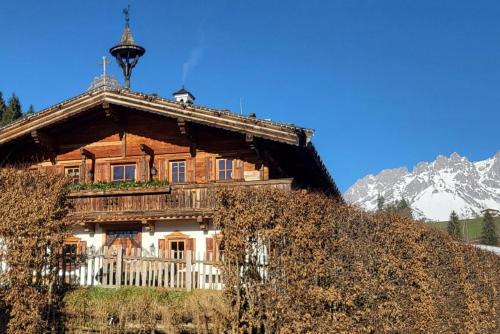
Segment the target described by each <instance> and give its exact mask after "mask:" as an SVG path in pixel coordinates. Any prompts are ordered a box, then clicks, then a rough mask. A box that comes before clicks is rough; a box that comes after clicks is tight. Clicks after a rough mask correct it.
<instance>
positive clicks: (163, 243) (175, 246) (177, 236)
mask: <svg viewBox="0 0 500 334" xmlns="http://www.w3.org/2000/svg"><path fill="white" fill-rule="evenodd" d="M194 246H195V240H194V239H193V238H190V237H189V236H188V235H186V234H184V233H181V232H179V231H176V232H172V233H170V234H169V235H167V236H165V238H164V239H163V238H162V239H160V240H158V250H159V252H158V254H159V256H160V257H165V258H171V259H185V258H186V252H187V251H191V252H192V253H191V255H192V256H194V251H195V249H194Z"/></svg>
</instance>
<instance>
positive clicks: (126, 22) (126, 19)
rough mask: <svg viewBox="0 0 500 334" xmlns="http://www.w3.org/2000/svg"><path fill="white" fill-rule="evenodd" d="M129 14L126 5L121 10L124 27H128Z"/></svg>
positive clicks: (128, 7) (128, 8)
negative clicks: (123, 17) (123, 16)
mask: <svg viewBox="0 0 500 334" xmlns="http://www.w3.org/2000/svg"><path fill="white" fill-rule="evenodd" d="M129 12H130V5H128V6H127V8H123V15H125V25H126V26H127V27H128V22H129V21H130V17H129Z"/></svg>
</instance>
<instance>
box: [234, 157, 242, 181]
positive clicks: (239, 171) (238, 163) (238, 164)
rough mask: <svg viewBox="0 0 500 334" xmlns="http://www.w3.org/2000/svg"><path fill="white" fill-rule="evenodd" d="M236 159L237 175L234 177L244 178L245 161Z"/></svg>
mask: <svg viewBox="0 0 500 334" xmlns="http://www.w3.org/2000/svg"><path fill="white" fill-rule="evenodd" d="M234 161H235V163H236V175H235V177H234V178H235V179H236V180H242V179H243V161H242V160H240V159H235V160H234Z"/></svg>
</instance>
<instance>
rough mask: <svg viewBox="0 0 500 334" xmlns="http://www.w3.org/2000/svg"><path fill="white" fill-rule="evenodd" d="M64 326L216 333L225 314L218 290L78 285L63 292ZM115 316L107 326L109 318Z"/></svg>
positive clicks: (71, 329)
mask: <svg viewBox="0 0 500 334" xmlns="http://www.w3.org/2000/svg"><path fill="white" fill-rule="evenodd" d="M64 305H65V309H64V314H65V315H66V321H65V323H66V329H67V331H69V332H73V331H76V332H78V331H112V332H119V333H121V332H127V333H129V332H130V333H151V332H152V331H156V332H159V333H162V332H163V333H191V332H194V333H218V332H219V331H220V330H222V329H223V328H224V326H225V322H226V315H227V314H228V309H227V303H226V300H225V298H224V296H223V293H222V291H210V290H195V291H192V292H187V291H177V290H168V289H157V288H141V287H124V288H118V289H109V288H98V287H92V288H78V289H75V290H73V291H71V292H69V293H67V294H66V295H65V298H64ZM110 317H113V318H114V319H117V323H116V324H114V325H112V326H110V325H109V319H110Z"/></svg>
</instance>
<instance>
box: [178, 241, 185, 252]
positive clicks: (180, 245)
mask: <svg viewBox="0 0 500 334" xmlns="http://www.w3.org/2000/svg"><path fill="white" fill-rule="evenodd" d="M179 250H180V251H183V250H184V241H179Z"/></svg>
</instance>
